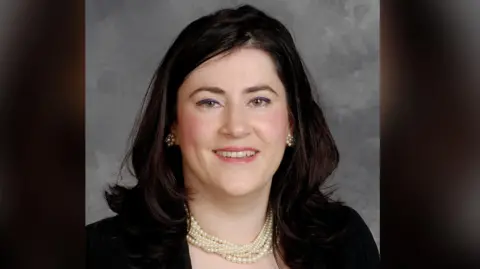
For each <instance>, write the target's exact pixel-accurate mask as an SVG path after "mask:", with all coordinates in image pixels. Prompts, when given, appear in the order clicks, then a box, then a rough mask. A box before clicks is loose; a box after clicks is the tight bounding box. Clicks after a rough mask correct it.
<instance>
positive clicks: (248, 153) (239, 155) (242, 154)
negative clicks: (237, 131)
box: [213, 147, 260, 162]
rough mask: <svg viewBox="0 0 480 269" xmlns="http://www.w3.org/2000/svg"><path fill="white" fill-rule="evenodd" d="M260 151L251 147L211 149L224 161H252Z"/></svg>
mask: <svg viewBox="0 0 480 269" xmlns="http://www.w3.org/2000/svg"><path fill="white" fill-rule="evenodd" d="M259 152H260V151H259V150H257V149H255V148H251V147H225V148H220V149H215V150H213V153H215V155H217V156H218V157H219V158H220V159H222V160H224V161H247V162H248V161H252V160H253V159H254V158H255V157H256V155H257V154H258V153H259Z"/></svg>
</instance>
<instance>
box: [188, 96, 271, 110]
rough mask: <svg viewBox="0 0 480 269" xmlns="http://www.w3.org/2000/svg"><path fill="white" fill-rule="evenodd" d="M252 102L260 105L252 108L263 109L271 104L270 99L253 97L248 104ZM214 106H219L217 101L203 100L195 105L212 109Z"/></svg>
mask: <svg viewBox="0 0 480 269" xmlns="http://www.w3.org/2000/svg"><path fill="white" fill-rule="evenodd" d="M254 101H260V102H261V104H259V105H254V107H265V106H267V105H269V104H270V103H271V102H272V101H271V100H270V99H268V98H265V97H255V98H253V99H252V100H250V102H249V103H252V102H254ZM216 104H218V105H219V103H218V102H217V101H215V100H213V99H204V100H200V101H198V102H197V103H196V105H197V106H200V107H205V108H214V107H215V105H216Z"/></svg>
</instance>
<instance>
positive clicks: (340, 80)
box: [86, 0, 380, 244]
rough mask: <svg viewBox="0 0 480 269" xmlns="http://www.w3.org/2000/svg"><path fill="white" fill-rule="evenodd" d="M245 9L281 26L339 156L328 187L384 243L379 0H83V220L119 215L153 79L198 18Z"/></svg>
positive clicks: (376, 238)
mask: <svg viewBox="0 0 480 269" xmlns="http://www.w3.org/2000/svg"><path fill="white" fill-rule="evenodd" d="M243 3H248V4H252V5H254V6H256V7H258V8H260V9H263V10H264V11H266V12H267V13H269V14H270V15H272V16H274V17H276V18H277V19H279V20H280V21H281V22H283V23H284V24H285V25H286V26H287V27H288V28H289V29H290V30H291V32H292V34H293V36H294V38H295V40H296V44H297V46H298V49H299V51H300V53H301V55H302V56H303V58H304V61H305V63H306V65H307V67H308V68H309V72H310V73H311V75H312V77H313V79H314V81H313V82H314V83H316V85H317V88H318V90H319V92H320V97H321V100H322V103H321V105H322V106H323V108H324V110H325V113H326V116H327V120H328V123H329V124H330V127H331V129H332V132H333V134H334V137H335V139H336V141H337V143H338V147H339V150H340V157H341V161H340V166H339V168H338V170H337V171H336V173H335V174H334V176H332V177H331V179H330V183H331V184H335V186H336V188H337V189H338V191H337V195H338V196H339V197H340V198H341V199H343V200H344V201H346V203H347V204H348V205H350V206H351V207H353V208H354V209H356V210H357V211H358V212H359V213H360V215H361V216H362V217H363V218H364V219H365V221H366V222H367V224H368V225H369V227H370V229H371V231H372V233H373V234H374V237H375V240H376V241H377V244H379V242H380V238H379V226H380V203H379V200H380V195H379V170H380V169H379V148H380V146H379V145H380V143H379V90H378V89H379V54H378V52H379V2H378V1H375V0H311V1H310V0H302V1H301V0H295V1H289V0H263V1H224V0H223V1H220V0H196V1H192V0H191V1H179V0H175V1H173V0H171V1H158V0H155V1H153V0H148V1H134V0H130V1H128V0H87V1H86V75H87V76H86V85H87V88H86V175H87V179H86V223H91V222H93V221H96V220H99V219H101V218H104V217H106V216H109V215H112V212H111V211H109V209H108V208H107V206H106V203H105V201H104V200H103V197H102V191H103V189H104V188H105V186H106V183H107V182H114V181H115V180H116V174H117V172H118V165H119V162H120V160H121V158H122V156H123V154H124V153H125V150H126V142H127V137H128V135H129V132H130V130H131V127H132V124H133V122H134V118H135V116H136V115H137V111H138V109H139V108H140V103H141V100H142V98H143V95H144V93H145V91H146V89H147V86H148V83H149V81H150V78H151V77H152V75H153V72H154V70H155V68H156V66H157V65H158V63H159V62H160V60H161V58H162V57H163V55H164V54H165V52H166V50H167V49H168V46H169V45H170V44H171V42H172V41H173V39H174V38H175V37H176V36H177V35H178V34H179V32H180V31H181V30H182V29H183V28H184V27H185V26H186V25H187V24H188V23H190V22H191V21H192V20H194V19H196V18H198V17H200V16H203V15H205V14H207V13H210V12H212V11H215V10H217V9H219V8H223V7H233V6H237V5H239V4H243Z"/></svg>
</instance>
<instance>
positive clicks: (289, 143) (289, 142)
mask: <svg viewBox="0 0 480 269" xmlns="http://www.w3.org/2000/svg"><path fill="white" fill-rule="evenodd" d="M294 144H295V139H293V136H292V135H291V134H288V135H287V146H289V147H293V145H294Z"/></svg>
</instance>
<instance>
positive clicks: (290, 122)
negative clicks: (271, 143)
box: [288, 111, 295, 135]
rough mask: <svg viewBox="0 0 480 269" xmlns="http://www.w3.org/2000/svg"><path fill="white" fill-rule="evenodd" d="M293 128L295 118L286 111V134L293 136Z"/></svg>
mask: <svg viewBox="0 0 480 269" xmlns="http://www.w3.org/2000/svg"><path fill="white" fill-rule="evenodd" d="M294 128H295V118H294V117H293V114H292V112H291V111H288V133H289V134H291V135H293V130H294Z"/></svg>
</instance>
